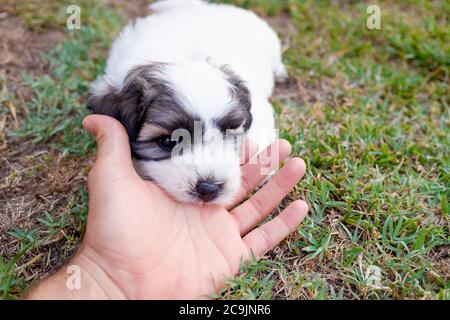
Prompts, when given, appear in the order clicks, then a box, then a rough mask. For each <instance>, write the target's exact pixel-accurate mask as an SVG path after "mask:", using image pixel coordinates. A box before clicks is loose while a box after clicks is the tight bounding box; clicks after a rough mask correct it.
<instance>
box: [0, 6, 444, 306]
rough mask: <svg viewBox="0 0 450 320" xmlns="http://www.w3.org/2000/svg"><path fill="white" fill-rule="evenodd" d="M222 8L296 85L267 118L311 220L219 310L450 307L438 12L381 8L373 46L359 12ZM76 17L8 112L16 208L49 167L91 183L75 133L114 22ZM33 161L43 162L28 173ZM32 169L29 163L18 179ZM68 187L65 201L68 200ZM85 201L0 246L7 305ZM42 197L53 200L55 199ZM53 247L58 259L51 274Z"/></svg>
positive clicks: (100, 13)
mask: <svg viewBox="0 0 450 320" xmlns="http://www.w3.org/2000/svg"><path fill="white" fill-rule="evenodd" d="M218 2H227V3H233V4H236V5H240V6H243V7H245V8H249V9H252V10H254V11H256V12H257V13H259V14H260V15H262V16H264V17H266V18H267V19H268V20H269V21H270V22H271V23H272V24H273V25H274V26H275V28H276V29H277V30H278V31H279V32H280V36H281V37H282V38H283V42H284V44H285V45H284V47H285V53H284V60H285V62H286V65H287V67H288V69H289V73H290V76H291V77H290V81H289V82H288V83H287V84H283V85H280V86H278V87H277V89H276V91H275V94H274V97H273V104H274V107H275V110H276V113H277V122H278V127H279V128H280V129H281V136H282V137H283V138H286V139H288V140H289V141H290V142H291V143H292V144H293V146H294V153H295V154H296V155H300V156H301V157H303V158H304V159H305V161H306V162H307V165H308V172H307V175H306V177H305V178H304V179H303V181H302V182H300V183H299V185H298V186H297V187H296V189H295V190H294V192H293V193H292V194H291V195H290V196H289V198H290V199H292V198H297V197H301V198H304V199H306V200H307V201H308V203H309V205H310V214H309V216H308V218H307V219H306V221H305V222H304V223H303V224H302V225H301V226H300V227H299V229H298V231H297V232H295V233H294V234H293V235H291V236H290V237H289V238H288V239H287V240H286V241H284V242H283V243H282V244H281V245H280V246H279V247H277V248H275V249H274V250H272V251H271V252H269V253H268V254H267V256H266V257H264V259H262V260H259V261H257V262H256V261H255V262H254V263H252V264H250V265H247V266H245V267H244V268H242V270H241V273H240V274H239V275H238V276H237V277H236V278H235V279H233V280H230V281H229V282H228V286H227V288H225V289H224V290H223V292H222V293H220V294H219V295H218V296H217V297H218V298H224V299H230V298H234V299H270V298H281V299H449V298H450V237H449V221H450V220H449V203H448V200H449V197H450V194H449V191H448V188H449V184H450V183H449V182H450V177H449V173H450V159H449V141H450V130H449V127H450V126H449V124H450V123H449V110H450V109H449V88H448V83H449V79H448V77H449V65H450V49H449V43H450V32H449V29H448V25H447V23H448V22H447V19H448V13H449V12H450V6H449V4H448V3H447V2H445V1H379V2H378V3H379V5H380V7H381V13H382V29H381V30H368V29H366V27H365V21H366V18H367V14H366V8H367V5H369V4H372V3H366V2H365V1H360V2H352V1H300V0H285V1H282V0H281V1H263V0H259V1H258V0H241V1H239V0H233V1H218ZM58 4H59V5H52V6H49V8H48V9H47V10H46V11H45V14H41V13H39V12H36V13H35V15H34V16H33V15H32V11H27V10H25V9H23V8H22V9H21V8H18V9H17V8H15V9H16V11H14V12H13V13H14V14H15V15H18V16H19V17H21V18H22V19H24V20H25V21H26V23H27V25H28V26H29V28H37V29H39V30H43V31H42V32H45V30H46V29H47V28H53V27H55V26H56V27H59V28H63V27H62V22H61V20H58V19H61V18H63V17H64V15H61V6H60V3H59V2H58ZM82 8H83V12H84V15H83V17H84V18H85V20H84V22H83V25H82V26H83V27H82V29H81V30H79V31H70V32H69V31H65V37H64V40H62V42H61V43H60V44H58V46H57V47H56V48H53V49H51V50H49V52H46V53H45V56H46V58H45V59H46V60H47V61H48V63H49V64H50V66H51V68H49V72H48V73H46V74H41V75H39V76H33V75H30V74H27V70H24V72H23V75H22V77H21V80H20V81H21V83H22V84H23V86H25V87H26V88H27V90H29V91H30V92H31V93H30V97H31V98H30V99H28V100H27V101H26V102H25V103H24V106H23V108H22V109H18V110H17V114H18V116H17V117H18V118H19V123H20V125H19V126H18V127H17V128H15V127H14V126H13V125H9V126H8V125H7V126H6V129H5V130H4V131H5V133H4V136H5V140H6V142H7V143H8V145H9V146H10V148H11V149H12V148H13V147H11V146H13V145H22V144H23V145H25V146H26V148H25V151H23V154H21V159H17V158H13V157H12V158H10V159H9V158H8V161H9V163H10V164H11V166H12V167H15V162H17V163H18V164H17V166H19V164H20V168H22V170H19V169H17V168H16V169H17V170H14V169H10V170H4V171H1V172H2V180H1V184H0V195H1V194H7V195H11V192H9V191H10V190H12V188H14V187H15V186H17V185H20V183H21V181H29V180H27V179H26V176H27V175H29V176H30V177H29V179H35V177H34V175H36V173H35V170H38V171H39V170H41V171H44V172H46V171H48V170H50V169H49V168H52V167H55V166H58V165H61V164H60V163H62V164H65V165H66V167H65V168H66V169H67V170H68V171H70V170H72V172H75V173H76V174H78V175H81V177H85V176H86V173H87V171H88V169H89V166H90V164H91V162H90V161H89V159H91V158H92V155H93V153H94V151H95V145H94V143H93V141H92V139H91V138H90V137H89V136H88V135H87V134H86V133H85V132H84V131H83V130H82V129H81V126H80V121H81V119H82V118H83V117H84V115H85V114H86V111H85V108H84V102H85V98H86V95H87V89H88V83H89V82H90V81H91V80H92V79H94V78H95V77H96V76H97V74H99V73H100V72H101V71H102V68H103V66H104V59H105V58H106V53H107V49H108V47H109V45H110V43H111V40H112V38H113V36H114V35H115V34H116V33H117V32H118V30H120V28H121V26H123V24H124V23H125V19H124V18H123V17H122V16H120V15H119V14H118V11H119V10H112V9H111V8H109V7H106V6H105V5H103V6H102V5H100V4H95V3H94V2H83V4H82ZM62 12H63V11H62ZM30 15H31V16H30ZM57 17H60V18H57ZM0 75H1V74H0ZM0 79H1V78H0ZM3 88H4V90H3V91H2V92H3V93H2V94H1V95H0V97H1V99H0V101H1V105H0V117H3V119H6V120H8V121H10V122H11V123H12V120H11V119H13V117H12V114H11V108H9V107H8V106H9V103H10V102H11V103H13V104H14V105H20V103H19V100H20V99H19V97H18V95H17V93H16V92H14V91H13V90H10V89H8V83H6V85H3ZM1 119H2V118H0V124H1ZM0 128H1V126H0ZM41 149H44V150H46V152H45V153H44V154H43V155H42V156H39V157H38V158H37V159H36V157H37V156H35V155H34V152H36V150H41ZM0 150H1V149H0ZM2 157H3V156H2ZM27 157H29V158H30V157H31V158H30V159H29V161H30V163H26V164H23V163H22V162H23V161H24V160H23V158H27ZM61 159H62V160H61ZM86 159H87V160H86ZM36 162H37V164H36ZM74 163H75V164H74ZM29 167H30V168H37V169H33V170H27V168H29ZM75 173H74V174H75ZM64 177H65V176H63V177H62V178H61V180H63V181H64V185H71V186H73V185H74V183H73V182H72V180H70V179H68V180H67V179H65V178H64ZM22 183H23V182H22ZM84 185H85V182H84V180H83V179H81V178H80V180H77V183H75V186H74V187H73V188H71V189H70V192H69V194H68V195H67V194H66V195H65V196H66V198H64V201H62V204H58V205H55V206H54V208H51V207H50V208H48V207H46V208H45V210H44V209H42V210H40V209H39V208H40V207H37V208H33V210H32V211H33V212H34V213H33V215H31V217H30V219H28V220H26V223H23V224H21V223H17V225H11V226H10V227H9V229H8V230H7V232H6V234H7V236H0V241H1V243H0V253H1V255H2V256H3V258H1V259H0V295H2V296H3V297H4V298H15V297H18V296H19V295H20V293H21V292H23V290H25V289H26V287H27V286H28V285H29V284H30V283H31V281H32V280H36V279H39V278H40V277H42V276H44V275H45V274H46V273H47V272H49V271H51V270H53V269H54V268H55V267H57V266H58V263H60V262H58V261H59V260H58V258H61V257H66V258H67V257H69V256H70V254H71V253H72V252H73V250H74V249H75V248H76V246H77V245H78V243H79V241H80V237H81V235H82V232H83V228H84V221H85V217H86V203H87V194H86V190H85V189H84ZM26 190H27V189H26V188H25V192H24V194H25V195H26V194H27V192H26ZM8 192H9V193H8ZM33 192H35V191H34V190H33V191H30V192H29V193H33ZM51 192H52V193H51V194H52V195H53V196H54V197H55V199H58V191H57V190H56V191H55V190H54V189H51ZM60 193H61V192H60ZM55 194H56V195H55ZM25 195H24V197H25ZM0 197H1V196H0ZM20 199H23V197H22V198H20ZM14 201H16V202H17V201H18V199H16V198H14V197H13V196H8V197H5V199H4V200H3V201H2V202H1V204H2V205H5V206H6V205H7V204H8V205H9V206H11V207H13V208H15V207H14V203H13V202H14ZM55 201H56V200H55ZM288 201H289V199H287V200H286V201H285V203H284V204H283V205H282V206H281V207H283V206H285V205H286V203H287V202H288ZM33 206H35V204H34V205H31V207H33ZM281 207H280V208H281ZM8 212H9V211H8ZM10 214H12V213H10ZM18 221H21V220H20V219H19V220H18ZM0 222H1V221H0ZM0 225H1V224H0ZM55 246H57V247H62V248H65V249H64V250H65V251H64V254H59V255H56V256H52V258H51V259H46V258H45V257H46V256H47V255H49V252H50V251H51V250H53V249H54V247H55ZM36 257H38V258H36ZM39 257H40V258H39ZM33 259H35V260H33ZM44 262H45V264H44ZM43 265H45V267H43ZM373 274H375V275H378V278H377V279H379V281H375V282H373V281H372V280H373V277H371V276H372V275H373Z"/></svg>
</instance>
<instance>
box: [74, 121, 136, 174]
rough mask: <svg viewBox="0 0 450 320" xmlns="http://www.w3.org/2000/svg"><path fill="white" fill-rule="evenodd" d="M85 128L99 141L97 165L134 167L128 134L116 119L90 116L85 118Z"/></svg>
mask: <svg viewBox="0 0 450 320" xmlns="http://www.w3.org/2000/svg"><path fill="white" fill-rule="evenodd" d="M83 127H84V128H85V129H86V130H87V131H88V132H89V133H91V134H92V135H94V136H95V138H96V141H97V159H96V161H95V163H96V164H98V163H102V164H106V163H107V164H108V165H120V167H121V169H123V168H124V167H132V166H133V163H132V160H131V151H130V143H129V140H128V134H127V132H126V130H125V128H124V127H123V126H122V124H121V123H120V122H119V121H117V120H116V119H114V118H112V117H108V116H103V115H90V116H87V117H86V118H84V120H83Z"/></svg>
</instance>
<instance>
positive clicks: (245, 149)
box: [241, 139, 258, 165]
mask: <svg viewBox="0 0 450 320" xmlns="http://www.w3.org/2000/svg"><path fill="white" fill-rule="evenodd" d="M257 152H258V144H257V143H256V142H254V141H252V140H249V139H246V140H245V141H244V143H243V144H242V154H241V164H242V165H245V164H246V163H247V162H248V161H249V159H250V158H252V157H253V156H254V155H255V154H256V153H257Z"/></svg>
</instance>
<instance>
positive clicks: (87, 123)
mask: <svg viewBox="0 0 450 320" xmlns="http://www.w3.org/2000/svg"><path fill="white" fill-rule="evenodd" d="M82 125H83V127H84V128H85V129H86V130H87V131H89V132H91V129H92V124H91V122H90V121H89V119H88V118H87V117H86V118H84V120H83V122H82Z"/></svg>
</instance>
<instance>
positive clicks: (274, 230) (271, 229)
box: [243, 200, 308, 256]
mask: <svg viewBox="0 0 450 320" xmlns="http://www.w3.org/2000/svg"><path fill="white" fill-rule="evenodd" d="M307 213H308V205H307V204H306V203H305V202H304V201H301V200H297V201H294V202H292V203H291V204H290V205H289V206H288V207H287V208H286V209H284V210H283V211H282V212H281V213H280V214H279V215H278V216H277V217H275V218H274V219H272V220H271V221H269V222H267V223H265V224H264V225H262V226H261V227H259V228H256V229H255V230H253V231H252V232H250V233H249V234H247V235H246V236H245V237H244V238H243V240H244V242H245V244H246V245H247V248H248V249H249V251H251V252H253V253H254V254H255V255H256V256H261V255H263V254H264V253H266V252H267V251H268V250H270V249H272V248H273V247H274V246H276V245H277V244H278V243H280V242H281V241H282V240H283V239H284V238H286V237H287V236H288V235H290V234H291V233H292V232H294V231H295V230H296V228H297V227H298V225H299V224H300V223H301V222H302V221H303V219H304V218H305V216H306V214H307Z"/></svg>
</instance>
